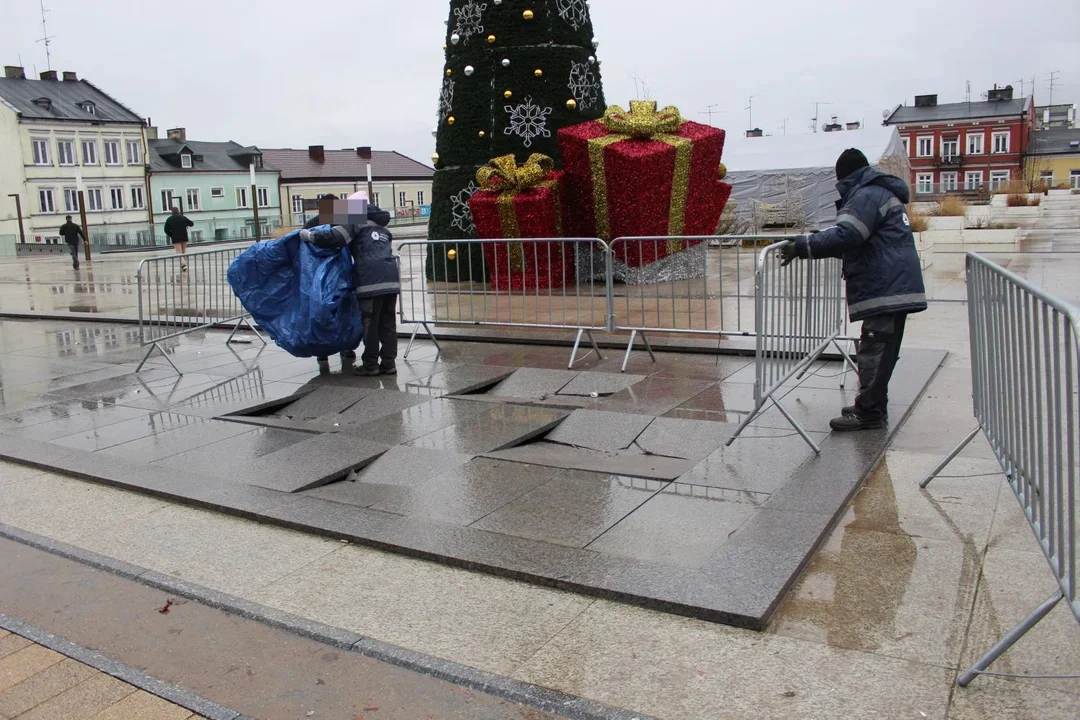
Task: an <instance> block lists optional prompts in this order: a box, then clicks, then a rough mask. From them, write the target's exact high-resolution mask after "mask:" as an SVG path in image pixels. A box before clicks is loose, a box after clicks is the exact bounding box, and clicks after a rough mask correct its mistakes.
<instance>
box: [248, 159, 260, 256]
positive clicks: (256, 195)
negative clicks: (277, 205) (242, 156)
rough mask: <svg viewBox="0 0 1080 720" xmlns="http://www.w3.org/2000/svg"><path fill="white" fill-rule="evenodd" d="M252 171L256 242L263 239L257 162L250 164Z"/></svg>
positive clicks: (249, 167) (252, 202)
mask: <svg viewBox="0 0 1080 720" xmlns="http://www.w3.org/2000/svg"><path fill="white" fill-rule="evenodd" d="M248 171H249V172H250V173H251V206H252V207H253V208H255V242H261V241H262V227H261V226H260V225H259V190H258V188H257V187H256V185H255V163H250V164H249V165H248Z"/></svg>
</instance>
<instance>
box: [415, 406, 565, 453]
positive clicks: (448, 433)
mask: <svg viewBox="0 0 1080 720" xmlns="http://www.w3.org/2000/svg"><path fill="white" fill-rule="evenodd" d="M566 416H567V412H566V411H565V410H557V409H554V408H539V407H531V406H527V405H497V406H495V407H493V408H490V409H489V410H488V411H486V412H483V413H480V414H479V415H473V416H472V417H468V418H465V419H464V420H462V421H461V422H458V423H455V424H453V425H450V426H448V427H445V428H443V429H441V430H437V431H435V432H433V433H430V434H428V435H425V436H423V437H420V438H417V439H416V440H413V441H412V442H410V443H409V444H410V445H412V446H414V447H425V448H432V449H435V450H449V451H451V452H455V453H462V454H466V455H480V454H482V453H486V452H492V451H495V450H504V449H506V448H512V447H515V446H517V445H521V444H522V443H526V442H528V441H530V440H532V439H533V438H537V437H540V436H541V435H545V434H546V433H548V432H549V431H550V430H551V429H552V428H554V427H555V426H556V425H558V424H559V423H560V422H562V420H563V419H564V418H565V417H566Z"/></svg>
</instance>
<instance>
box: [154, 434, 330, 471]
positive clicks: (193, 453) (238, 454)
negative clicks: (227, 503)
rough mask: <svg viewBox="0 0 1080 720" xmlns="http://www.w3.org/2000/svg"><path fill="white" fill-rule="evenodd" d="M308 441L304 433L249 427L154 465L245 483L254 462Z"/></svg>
mask: <svg viewBox="0 0 1080 720" xmlns="http://www.w3.org/2000/svg"><path fill="white" fill-rule="evenodd" d="M240 427H244V426H243V425H241V426H240ZM309 438H311V435H309V434H306V433H298V432H291V431H288V430H279V429H275V428H259V429H252V428H250V427H249V428H248V432H246V433H243V434H241V435H236V436H235V437H230V438H228V439H226V440H221V441H218V442H216V443H213V444H211V445H204V446H203V447H200V448H197V449H195V450H190V451H188V452H183V453H179V454H177V455H173V456H171V457H167V458H165V459H163V460H159V461H157V462H156V463H154V464H155V465H163V466H167V467H174V468H177V469H180V470H185V471H187V472H191V473H201V474H204V475H210V476H213V477H220V478H226V479H228V480H232V481H234V482H246V481H247V480H248V478H249V477H250V473H251V471H252V468H253V467H254V465H253V463H254V462H255V461H256V460H258V459H259V458H261V457H263V456H265V455H269V454H271V453H275V452H277V451H278V450H283V449H285V448H288V447H292V446H294V445H296V444H297V443H301V442H303V441H304V440H308V439H309Z"/></svg>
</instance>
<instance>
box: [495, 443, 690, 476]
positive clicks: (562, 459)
mask: <svg viewBox="0 0 1080 720" xmlns="http://www.w3.org/2000/svg"><path fill="white" fill-rule="evenodd" d="M485 456H486V457H490V458H494V459H496V460H506V461H508V462H515V463H521V464H525V465H543V466H545V467H556V468H564V469H566V470H584V471H588V472H595V473H605V474H612V475H625V476H627V477H633V478H646V479H649V480H676V479H678V478H679V477H681V476H682V475H684V474H685V473H687V472H688V471H689V470H690V469H691V468H692V467H693V466H694V463H693V461H692V460H683V459H681V458H666V457H660V456H658V455H643V454H641V453H640V452H637V451H632V450H628V451H625V452H614V453H609V452H601V451H599V450H588V449H585V448H573V447H568V446H566V445H558V444H555V443H549V442H536V443H530V444H528V445H523V446H521V447H516V448H510V449H508V450H500V451H498V452H491V453H487V454H486V455H485Z"/></svg>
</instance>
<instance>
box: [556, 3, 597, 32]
mask: <svg viewBox="0 0 1080 720" xmlns="http://www.w3.org/2000/svg"><path fill="white" fill-rule="evenodd" d="M555 7H556V8H557V9H558V11H559V17H561V18H562V19H563V20H565V21H566V22H567V23H569V24H570V27H572V28H574V29H575V30H577V29H578V28H583V27H585V23H586V22H588V20H589V6H588V3H586V2H585V0H557V2H556V3H555Z"/></svg>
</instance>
